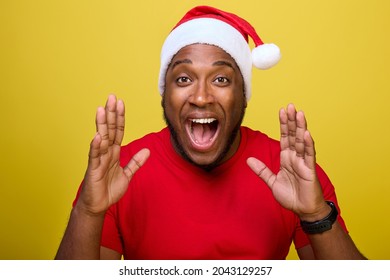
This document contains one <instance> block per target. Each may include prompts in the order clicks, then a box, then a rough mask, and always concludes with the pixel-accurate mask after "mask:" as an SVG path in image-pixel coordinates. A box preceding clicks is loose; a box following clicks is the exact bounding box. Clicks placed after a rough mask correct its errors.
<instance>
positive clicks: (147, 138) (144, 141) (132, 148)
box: [121, 128, 169, 163]
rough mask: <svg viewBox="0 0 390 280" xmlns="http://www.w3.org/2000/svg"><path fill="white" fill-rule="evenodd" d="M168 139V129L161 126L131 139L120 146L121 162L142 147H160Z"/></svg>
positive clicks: (125, 160)
mask: <svg viewBox="0 0 390 280" xmlns="http://www.w3.org/2000/svg"><path fill="white" fill-rule="evenodd" d="M167 140H168V141H169V130H168V128H163V129H162V130H160V131H158V132H152V133H149V134H146V135H144V136H143V137H141V138H138V139H136V140H133V141H131V142H130V143H128V144H126V145H124V146H122V147H121V163H127V162H128V161H129V160H130V159H131V158H132V156H133V155H134V154H135V153H137V152H138V151H140V150H141V149H143V148H148V149H151V150H154V149H161V148H163V147H161V146H162V145H164V143H165V142H166V141H167Z"/></svg>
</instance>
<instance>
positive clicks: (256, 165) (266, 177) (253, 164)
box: [246, 157, 276, 189]
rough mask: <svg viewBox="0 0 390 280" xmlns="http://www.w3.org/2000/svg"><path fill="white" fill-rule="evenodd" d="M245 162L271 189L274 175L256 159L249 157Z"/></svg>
mask: <svg viewBox="0 0 390 280" xmlns="http://www.w3.org/2000/svg"><path fill="white" fill-rule="evenodd" d="M246 162H247V164H248V165H249V167H250V168H251V169H252V171H253V172H255V173H256V175H257V176H259V177H260V178H261V179H262V180H263V181H264V182H265V183H266V184H267V185H268V187H270V188H271V189H272V186H273V184H274V182H275V179H276V175H275V174H274V173H273V172H272V171H271V170H270V169H269V168H268V167H267V166H266V165H265V164H264V163H263V162H261V161H260V160H258V159H256V158H253V157H250V158H248V159H247V161H246Z"/></svg>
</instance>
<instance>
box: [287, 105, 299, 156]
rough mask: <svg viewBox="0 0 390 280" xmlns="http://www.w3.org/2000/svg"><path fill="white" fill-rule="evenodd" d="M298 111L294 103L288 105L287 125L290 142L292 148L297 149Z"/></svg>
mask: <svg viewBox="0 0 390 280" xmlns="http://www.w3.org/2000/svg"><path fill="white" fill-rule="evenodd" d="M296 114H297V111H296V110H295V106H294V105H293V104H288V106H287V118H288V121H287V127H288V143H289V148H290V149H291V150H293V151H294V150H295V137H296V130H297V121H296Z"/></svg>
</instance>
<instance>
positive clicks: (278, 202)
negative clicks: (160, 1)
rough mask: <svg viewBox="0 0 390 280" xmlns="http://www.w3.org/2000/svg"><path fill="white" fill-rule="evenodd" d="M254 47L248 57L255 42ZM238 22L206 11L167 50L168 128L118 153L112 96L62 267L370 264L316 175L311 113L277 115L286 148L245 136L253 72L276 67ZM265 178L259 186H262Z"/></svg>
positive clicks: (101, 118) (272, 53) (61, 253)
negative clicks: (102, 263) (294, 261)
mask: <svg viewBox="0 0 390 280" xmlns="http://www.w3.org/2000/svg"><path fill="white" fill-rule="evenodd" d="M248 35H249V36H250V37H251V38H252V39H253V40H254V42H255V45H256V49H255V50H254V51H253V54H251V53H250V50H249V47H248V44H247V41H246V38H245V37H247V36H248ZM279 57H280V55H279V51H278V48H277V47H276V46H275V45H267V44H263V42H262V41H261V40H260V38H259V37H258V35H257V34H256V32H255V31H254V29H253V28H252V27H251V26H250V25H249V23H247V22H246V21H244V20H243V19H241V18H239V17H238V16H236V15H234V14H230V13H226V12H223V11H220V10H218V9H215V8H211V7H206V6H201V7H196V8H194V9H192V10H191V11H189V12H188V13H187V14H186V15H185V16H184V17H183V19H182V20H181V21H180V22H179V23H178V25H177V26H176V27H175V28H174V29H173V30H172V32H171V34H170V35H169V36H168V38H167V39H166V41H165V43H164V46H163V49H162V55H161V71H160V77H159V88H160V92H161V94H162V106H163V110H164V117H165V120H166V123H167V128H164V129H163V130H162V131H160V132H158V133H152V134H149V135H146V136H145V137H143V138H142V139H139V140H136V141H133V142H132V143H130V144H128V145H126V146H124V147H122V148H121V143H122V139H123V134H124V116H125V109H124V104H123V101H121V100H117V99H116V97H115V96H112V95H111V96H109V98H108V100H107V103H106V106H105V108H98V110H97V114H96V126H97V133H96V135H95V137H94V139H93V140H92V142H91V145H90V151H89V163H88V168H87V171H86V174H85V177H84V180H83V183H82V185H81V187H80V190H79V193H78V197H77V199H76V201H75V204H74V207H73V210H72V213H71V216H70V220H69V224H68V227H67V229H66V232H65V235H64V238H63V240H62V242H61V245H60V248H59V250H58V253H57V256H56V258H57V259H120V258H121V257H122V256H124V258H126V259H284V258H285V257H286V256H287V254H288V251H289V248H290V244H291V242H294V243H295V247H296V248H297V251H298V255H299V257H300V258H301V259H362V258H364V257H363V256H362V255H361V254H360V253H359V251H358V250H357V249H356V247H355V245H354V243H353V241H352V240H351V238H350V237H349V235H348V233H347V230H346V227H345V224H344V222H343V219H342V218H341V217H340V215H339V214H338V213H339V207H338V205H337V199H336V195H335V193H334V188H333V186H332V184H331V182H330V181H329V179H328V178H327V176H326V174H325V173H324V172H323V171H322V169H321V168H320V167H319V166H318V165H316V160H315V149H314V142H313V139H312V137H311V135H310V133H309V131H308V130H307V126H306V120H305V116H304V114H303V112H297V111H296V109H295V107H294V105H292V104H290V105H288V106H287V108H286V109H281V110H280V131H281V139H280V143H279V142H277V141H275V140H272V139H270V138H268V137H267V136H266V135H264V134H262V133H260V132H258V131H253V130H251V129H249V128H246V127H242V126H241V123H242V120H243V117H244V113H245V108H246V106H247V101H248V99H249V97H250V94H251V87H250V77H251V67H252V63H253V64H255V65H256V66H257V67H258V68H262V69H266V68H269V67H271V66H273V65H274V64H275V63H277V61H278V60H279ZM259 177H260V178H259Z"/></svg>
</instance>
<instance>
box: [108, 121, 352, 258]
mask: <svg viewBox="0 0 390 280" xmlns="http://www.w3.org/2000/svg"><path fill="white" fill-rule="evenodd" d="M142 148H148V149H150V157H149V159H148V161H147V162H146V163H145V165H144V166H143V167H142V168H141V169H139V170H138V172H137V173H136V174H135V176H134V177H133V179H132V180H131V182H130V184H129V188H128V190H127V192H126V194H125V195H124V196H123V197H122V198H121V200H120V201H119V202H118V203H116V204H115V205H113V206H112V207H111V208H110V209H109V210H108V212H107V214H106V218H105V222H104V227H103V236H102V241H101V245H102V246H105V247H108V248H111V249H113V250H115V251H118V252H120V253H121V254H123V255H124V258H125V259H285V258H286V256H287V254H288V251H289V248H290V245H291V242H292V241H294V243H295V246H296V248H300V247H303V246H305V245H307V244H309V240H308V238H307V237H306V235H305V234H304V233H303V231H302V229H301V227H300V224H299V219H298V217H297V216H296V215H295V214H294V213H292V212H291V211H289V210H286V209H284V208H283V207H282V206H280V204H279V203H278V202H277V201H276V200H275V199H274V197H273V195H272V193H271V191H270V189H269V188H268V186H267V185H266V184H265V183H264V182H263V181H262V180H261V179H260V178H259V177H257V176H256V174H254V172H253V171H252V170H251V169H250V168H249V166H248V165H247V164H246V160H247V158H248V157H251V156H253V157H256V158H258V159H260V160H261V161H263V162H264V163H265V164H267V166H268V167H269V168H271V170H273V172H277V171H278V170H279V162H280V146H279V142H278V141H275V140H273V139H270V138H268V137H267V136H266V135H265V134H263V133H261V132H258V131H253V130H251V129H249V128H246V127H241V142H240V146H239V148H238V151H237V152H236V154H235V155H234V156H233V157H232V158H231V159H229V160H228V161H227V162H225V163H223V164H222V165H220V166H218V167H216V168H215V169H213V170H212V171H210V172H207V171H204V170H202V169H200V168H198V167H196V166H194V165H192V164H190V163H189V162H187V161H185V160H184V159H183V158H182V157H180V156H179V155H178V154H177V153H176V152H175V150H174V149H173V147H172V144H171V142H170V133H169V130H168V129H167V128H165V129H163V130H162V131H160V132H158V133H152V134H148V135H146V136H145V137H143V138H141V139H139V140H136V141H134V142H131V143H130V144H128V145H127V146H124V147H123V148H122V150H121V164H122V165H123V166H124V165H126V164H127V163H128V162H129V160H130V159H131V157H132V156H133V155H134V154H135V153H136V152H138V151H139V150H140V149H142ZM317 175H318V177H319V180H320V183H321V186H322V188H323V193H324V196H325V199H326V200H331V201H333V202H335V203H336V205H337V200H336V195H335V192H334V188H333V186H332V184H331V182H330V180H329V179H328V177H327V176H326V174H325V173H324V172H323V170H322V169H321V168H320V167H318V168H317ZM339 222H340V224H341V225H342V226H343V227H344V228H345V225H344V222H343V220H342V218H341V217H340V216H339Z"/></svg>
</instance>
